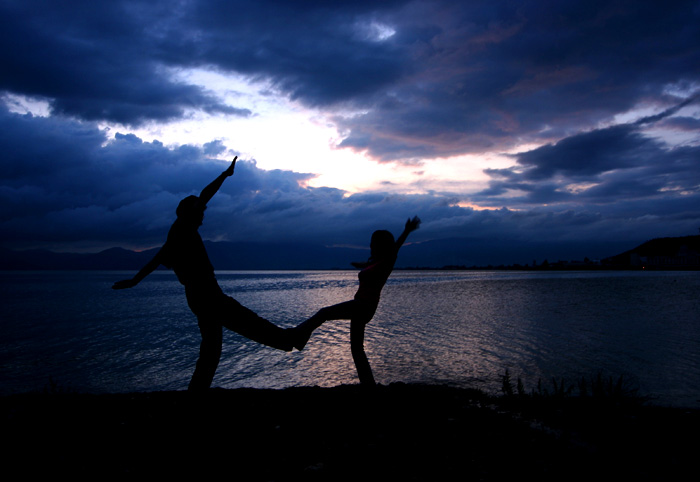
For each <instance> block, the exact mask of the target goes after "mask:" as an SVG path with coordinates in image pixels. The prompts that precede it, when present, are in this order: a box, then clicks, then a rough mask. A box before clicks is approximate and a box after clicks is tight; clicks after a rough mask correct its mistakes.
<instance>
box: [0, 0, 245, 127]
mask: <svg viewBox="0 0 700 482" xmlns="http://www.w3.org/2000/svg"><path fill="white" fill-rule="evenodd" d="M168 5H171V4H170V3H169V2H168V3H163V4H162V5H159V4H158V3H156V2H153V3H151V2H119V1H115V2H94V1H92V0H85V1H75V0H73V1H68V2H52V1H35V0H30V1H16V2H15V1H3V2H2V4H1V5H0V32H1V33H0V46H1V47H2V48H1V49H0V63H2V66H3V68H2V73H1V74H0V91H2V90H5V91H8V92H12V93H17V94H22V95H26V96H32V97H37V98H41V99H46V100H48V101H49V103H50V105H51V107H52V111H53V113H55V114H66V115H70V116H76V117H79V118H82V119H91V120H109V121H113V122H120V123H124V124H139V123H142V122H145V121H149V120H156V121H168V120H173V119H178V118H181V117H183V116H184V115H185V114H186V111H187V109H199V110H203V111H206V112H209V113H224V114H231V115H243V116H247V115H250V114H251V112H250V111H248V110H246V109H238V108H236V107H235V106H228V105H224V104H223V103H221V102H220V101H219V100H218V99H216V98H214V97H213V96H212V95H210V94H209V93H207V92H205V91H204V90H203V89H202V88H200V87H198V86H194V85H187V84H184V83H178V82H175V81H173V80H172V78H171V76H169V75H168V73H167V72H166V70H165V67H167V66H168V64H166V63H165V62H164V61H163V60H161V59H160V58H159V57H160V55H161V53H160V52H159V46H158V42H159V35H160V33H161V31H162V29H167V28H168V27H167V25H168V23H169V21H170V20H169V19H171V18H172V15H173V9H172V8H168ZM175 10H176V9H175Z"/></svg>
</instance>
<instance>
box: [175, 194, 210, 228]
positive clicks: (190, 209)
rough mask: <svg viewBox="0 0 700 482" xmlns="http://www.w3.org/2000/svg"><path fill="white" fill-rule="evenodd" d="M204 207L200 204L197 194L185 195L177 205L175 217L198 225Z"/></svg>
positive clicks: (202, 218) (201, 219)
mask: <svg viewBox="0 0 700 482" xmlns="http://www.w3.org/2000/svg"><path fill="white" fill-rule="evenodd" d="M205 209H206V206H204V207H202V206H201V203H200V201H199V198H198V197H197V196H187V197H186V198H185V199H183V200H182V201H180V204H178V205H177V209H176V210H175V214H177V218H178V219H180V220H182V221H185V222H193V223H195V224H196V225H197V226H200V225H201V224H202V221H203V220H204V210H205Z"/></svg>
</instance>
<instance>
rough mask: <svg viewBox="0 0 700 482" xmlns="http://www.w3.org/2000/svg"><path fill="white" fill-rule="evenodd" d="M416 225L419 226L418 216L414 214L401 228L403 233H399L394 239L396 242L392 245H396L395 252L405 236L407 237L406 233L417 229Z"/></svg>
mask: <svg viewBox="0 0 700 482" xmlns="http://www.w3.org/2000/svg"><path fill="white" fill-rule="evenodd" d="M418 226H420V219H419V218H418V216H414V217H413V219H410V218H409V219H408V221H406V227H405V228H404V230H403V233H401V236H399V238H398V239H397V240H396V244H395V245H394V246H395V247H396V252H398V251H399V249H401V246H403V243H404V241H406V238H408V235H409V234H410V233H412V232H413V231H415V230H416V229H418Z"/></svg>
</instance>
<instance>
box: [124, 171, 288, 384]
mask: <svg viewBox="0 0 700 482" xmlns="http://www.w3.org/2000/svg"><path fill="white" fill-rule="evenodd" d="M235 166H236V159H235V158H234V160H233V162H232V163H231V165H230V166H229V167H228V169H226V170H225V171H224V172H222V173H221V175H219V177H217V178H216V179H215V180H214V181H213V182H212V183H211V184H209V185H208V186H207V187H205V188H204V189H203V190H202V192H201V193H200V195H199V196H188V197H186V198H185V199H183V200H182V201H181V202H180V204H179V205H178V207H177V210H176V214H177V219H176V220H175V222H174V223H173V225H172V227H171V228H170V231H169V232H168V238H167V240H166V241H165V244H164V245H163V247H162V248H161V249H160V250H159V251H158V253H157V254H156V255H155V256H154V257H153V259H152V260H151V261H149V262H148V263H147V264H146V266H144V267H143V268H142V269H141V270H140V271H139V272H138V273H137V274H136V275H135V276H134V277H133V278H132V279H128V280H123V281H118V282H116V283H115V284H114V286H112V288H114V289H123V288H131V287H133V286H135V285H136V284H138V283H139V282H140V281H141V280H142V279H144V278H145V277H146V276H148V274H150V273H151V272H152V271H153V270H155V269H156V268H157V267H158V266H159V265H161V264H162V265H164V266H165V267H166V268H172V269H173V271H175V274H176V275H177V278H178V280H179V281H180V283H182V284H183V285H184V286H185V294H186V296H187V304H188V305H189V307H190V309H191V310H192V312H193V313H194V314H195V315H196V316H197V320H198V323H199V330H200V333H201V335H202V342H201V345H200V348H199V359H198V360H197V366H196V368H195V371H194V375H192V380H191V381H190V385H189V389H190V390H205V389H207V388H209V387H210V386H211V383H212V380H213V378H214V373H215V372H216V368H217V367H218V365H219V358H220V357H221V344H222V338H223V333H222V331H223V330H222V327H224V326H225V327H226V328H228V329H229V330H232V331H235V332H236V333H239V334H241V335H243V336H245V337H247V338H250V339H251V340H253V341H257V342H258V343H262V344H264V345H267V346H271V347H273V348H278V349H280V350H284V351H291V350H292V343H291V338H290V336H289V331H288V330H284V329H282V328H280V327H278V326H276V325H274V324H272V323H270V322H269V321H267V320H266V319H264V318H261V317H260V316H258V315H257V314H255V313H254V312H253V311H251V310H249V309H248V308H246V307H244V306H243V305H241V304H240V303H239V302H238V301H236V300H234V299H233V298H231V297H230V296H227V295H225V294H224V293H223V292H222V291H221V288H220V287H219V284H218V283H217V281H216V278H215V277H214V267H213V266H212V264H211V262H210V261H209V257H208V256H207V252H206V250H205V249H204V243H203V242H202V238H201V237H200V235H199V232H198V229H199V226H201V225H202V221H203V219H204V210H205V209H206V207H207V203H208V202H209V200H210V199H211V198H212V197H213V196H214V194H216V192H217V191H218V190H219V188H220V187H221V185H222V184H223V182H224V180H226V178H227V177H229V176H232V175H233V170H234V168H235Z"/></svg>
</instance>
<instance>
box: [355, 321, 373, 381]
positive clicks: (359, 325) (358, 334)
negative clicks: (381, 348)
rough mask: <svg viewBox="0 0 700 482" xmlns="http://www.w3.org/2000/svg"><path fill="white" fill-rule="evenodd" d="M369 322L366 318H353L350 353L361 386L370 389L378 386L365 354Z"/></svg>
mask: <svg viewBox="0 0 700 482" xmlns="http://www.w3.org/2000/svg"><path fill="white" fill-rule="evenodd" d="M368 321H369V320H367V319H365V318H360V319H358V318H353V319H352V320H351V321H350V351H351V352H352V359H353V360H354V361H355V368H357V375H358V376H359V377H360V384H361V385H364V386H368V387H373V386H375V385H376V382H375V381H374V376H373V375H372V368H371V367H370V366H369V360H368V359H367V355H366V354H365V347H364V342H365V325H366V324H367V322H368Z"/></svg>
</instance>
